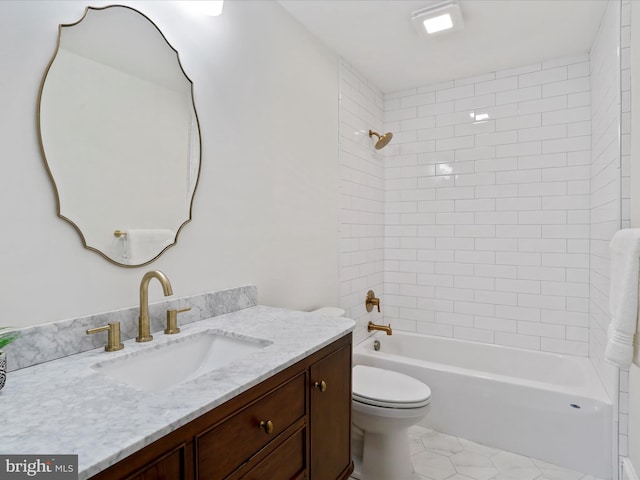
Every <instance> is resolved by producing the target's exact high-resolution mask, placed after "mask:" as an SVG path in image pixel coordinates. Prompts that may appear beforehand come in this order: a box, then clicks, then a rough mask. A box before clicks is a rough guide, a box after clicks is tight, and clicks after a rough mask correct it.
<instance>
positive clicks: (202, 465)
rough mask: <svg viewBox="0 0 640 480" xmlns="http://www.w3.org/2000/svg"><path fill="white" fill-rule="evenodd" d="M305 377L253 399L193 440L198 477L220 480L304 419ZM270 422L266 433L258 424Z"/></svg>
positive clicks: (295, 379)
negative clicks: (194, 441)
mask: <svg viewBox="0 0 640 480" xmlns="http://www.w3.org/2000/svg"><path fill="white" fill-rule="evenodd" d="M305 385H306V374H305V373H302V374H300V375H298V376H296V377H294V378H293V379H291V380H289V381H288V382H286V383H284V384H282V385H280V386H278V387H277V388H275V389H274V390H272V391H270V392H269V393H267V394H265V395H263V396H262V397H260V398H258V399H256V400H255V401H254V402H252V403H250V404H249V405H247V406H246V407H245V408H243V409H242V410H240V411H239V412H237V413H235V414H233V415H232V416H230V417H229V418H227V419H226V420H224V421H223V422H222V423H220V424H218V425H216V426H215V427H214V428H212V429H211V430H208V431H207V432H205V433H203V434H201V435H198V436H197V437H196V452H197V465H198V474H199V475H198V476H199V478H201V479H207V480H217V479H223V478H225V477H226V476H227V475H229V474H230V473H231V472H233V471H234V470H235V469H236V468H238V467H239V466H240V465H242V464H243V463H245V462H246V461H247V460H248V459H249V458H250V457H251V456H252V455H254V454H255V453H256V452H258V451H259V450H260V449H262V448H263V447H265V446H266V445H267V444H268V443H269V442H270V441H271V440H273V439H274V438H276V437H277V436H278V435H279V434H280V433H282V432H283V431H284V430H286V429H287V427H289V426H291V425H292V424H293V423H294V422H295V421H296V420H298V419H300V418H302V417H304V415H305V413H306V412H305V405H306V402H305V392H306V389H305ZM261 421H264V422H267V421H270V422H271V423H272V424H273V431H272V432H271V433H266V432H265V430H263V429H262V428H260V422H261Z"/></svg>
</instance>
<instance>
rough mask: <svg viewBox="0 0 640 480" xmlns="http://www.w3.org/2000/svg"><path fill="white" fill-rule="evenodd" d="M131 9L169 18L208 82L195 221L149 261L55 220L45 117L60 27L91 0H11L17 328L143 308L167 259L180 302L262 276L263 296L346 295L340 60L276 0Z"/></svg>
mask: <svg viewBox="0 0 640 480" xmlns="http://www.w3.org/2000/svg"><path fill="white" fill-rule="evenodd" d="M109 3H110V2H92V5H93V6H100V5H106V4H109ZM123 3H125V4H127V5H130V6H134V7H137V8H138V9H139V10H140V11H142V12H143V13H144V14H146V15H148V16H149V17H150V18H151V19H152V20H153V21H154V22H156V24H157V25H158V27H159V28H160V29H161V30H162V31H163V33H164V34H165V36H166V37H167V39H168V40H169V42H170V43H171V44H172V45H173V47H175V48H176V49H177V50H178V51H179V52H180V54H181V61H182V64H183V66H184V69H185V71H186V72H187V74H188V75H189V77H190V78H191V79H192V80H193V82H194V88H195V102H196V108H197V110H198V115H199V119H200V127H201V130H202V138H203V142H202V152H203V163H202V171H201V178H200V184H199V186H198V189H197V191H196V198H195V202H194V208H193V221H192V222H191V223H190V224H189V225H187V226H186V227H185V228H184V229H183V231H182V233H181V235H180V238H179V240H178V245H177V246H175V247H173V248H171V249H169V250H168V251H167V252H166V253H165V254H164V255H163V256H162V257H161V258H160V259H159V260H157V261H156V262H154V263H153V264H151V265H150V266H147V267H144V268H135V269H125V268H120V267H117V266H114V265H112V264H110V263H108V262H107V261H105V260H104V259H103V258H101V257H99V256H98V255H97V254H95V253H93V252H90V251H88V250H84V249H83V248H82V245H81V243H80V238H79V236H78V235H77V233H76V232H75V230H74V229H73V228H72V227H71V226H70V225H69V224H67V223H66V222H64V221H63V220H61V219H59V218H57V217H56V215H55V202H54V194H53V189H52V186H51V184H50V183H49V179H48V177H47V173H46V170H45V167H44V164H43V161H42V158H41V155H40V152H39V148H38V137H37V130H36V122H35V118H36V103H37V97H38V89H39V86H40V81H41V78H42V75H43V73H44V70H45V67H46V66H47V64H48V62H49V60H50V59H51V56H52V54H53V53H54V50H55V46H56V39H57V28H58V24H59V23H71V22H74V21H76V20H78V19H79V18H80V17H81V15H82V13H83V9H84V2H61V1H48V2H28V1H3V2H0V45H2V47H1V49H0V64H2V72H3V73H2V78H1V79H0V105H2V109H1V111H0V112H1V113H0V202H1V204H2V205H3V207H2V212H3V214H2V220H3V221H2V229H3V232H4V233H3V234H2V236H0V272H2V273H1V276H0V292H1V293H0V299H1V300H2V306H3V318H4V320H3V321H2V324H10V325H14V326H25V325H33V324H38V323H43V322H50V321H54V320H58V319H63V318H70V317H75V316H80V315H86V314H91V313H97V312H101V311H107V310H112V309H115V308H121V307H125V306H131V305H135V304H136V303H137V302H138V285H139V281H140V278H141V277H142V275H143V273H144V272H145V271H146V270H149V269H151V268H154V269H155V268H157V269H161V270H163V271H164V272H165V273H166V274H167V275H168V276H169V278H170V279H171V281H172V283H173V287H174V292H175V294H176V295H178V296H182V295H188V294H193V293H198V292H204V291H210V290H217V289H221V288H227V287H234V286H238V285H244V284H255V285H257V287H258V291H259V295H260V297H259V301H260V302H261V303H263V304H269V305H279V306H287V307H293V308H300V309H307V308H312V307H316V306H320V305H336V304H337V303H338V290H339V288H338V228H339V227H338V225H339V203H338V202H339V197H338V184H339V178H338V175H339V174H338V149H337V146H336V143H335V139H336V138H338V105H337V95H338V58H337V56H336V55H335V54H334V53H332V52H329V51H328V50H327V49H326V47H324V46H322V45H320V44H319V42H318V41H317V40H315V38H313V37H312V36H311V34H309V33H308V32H307V31H306V30H305V29H304V28H303V27H302V26H301V25H299V24H298V23H297V22H296V21H295V20H293V19H292V18H291V17H290V16H289V15H288V14H287V13H286V12H285V11H284V10H283V9H282V8H281V7H280V6H279V5H277V4H276V3H275V2H264V1H255V2H251V1H243V2H226V3H225V7H224V12H223V14H222V16H220V17H216V18H210V17H203V16H199V15H194V14H192V13H190V12H187V11H185V10H184V8H183V7H182V6H181V5H180V3H181V2H123ZM150 294H151V297H152V300H153V299H157V298H159V297H160V296H161V293H160V289H159V288H155V287H152V288H151V292H150Z"/></svg>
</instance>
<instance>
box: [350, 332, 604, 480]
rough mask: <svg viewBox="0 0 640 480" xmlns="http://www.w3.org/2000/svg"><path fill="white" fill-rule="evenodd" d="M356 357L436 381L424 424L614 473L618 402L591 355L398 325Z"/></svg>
mask: <svg viewBox="0 0 640 480" xmlns="http://www.w3.org/2000/svg"><path fill="white" fill-rule="evenodd" d="M374 340H378V341H379V342H380V345H381V347H380V351H375V350H374V347H373V344H374ZM353 363H354V364H361V365H369V366H373V367H380V368H387V369H389V370H395V371H398V372H402V373H405V374H407V375H411V376H412V377H415V378H418V379H419V380H421V381H423V382H424V383H426V384H427V385H429V387H430V388H431V391H432V396H431V398H432V399H431V409H430V412H429V414H428V415H427V418H426V419H425V420H424V421H423V422H421V423H420V425H422V426H424V427H427V428H432V429H434V430H437V431H439V432H442V433H447V434H451V435H456V436H459V437H463V438H466V439H469V440H473V441H476V442H479V443H483V444H485V445H490V446H494V447H498V448H501V449H504V450H508V451H511V452H516V453H520V454H522V455H526V456H530V457H534V458H537V459H540V460H544V461H547V462H550V463H554V464H556V465H560V466H564V467H568V468H571V469H574V470H578V471H581V472H584V473H589V474H591V475H595V476H598V477H600V478H606V479H608V478H611V471H612V464H611V436H612V412H613V405H612V402H611V400H610V399H609V398H608V396H607V394H606V392H605V391H604V388H603V387H602V385H601V383H600V381H599V379H598V376H597V374H596V372H595V370H594V369H593V367H592V365H591V362H590V361H589V360H588V359H587V358H581V357H574V356H570V355H559V354H552V353H545V352H539V351H533V350H524V349H519V348H511V347H503V346H499V345H489V344H483V343H476V342H468V341H464V340H455V339H450V338H443V337H433V336H429V335H422V334H415V333H405V332H397V331H396V332H394V333H393V335H392V336H386V335H385V334H384V333H381V332H379V333H377V334H376V335H375V336H373V337H370V338H368V339H367V340H365V341H364V342H362V343H360V344H359V345H357V346H356V347H355V349H354V355H353ZM578 407H579V408H578Z"/></svg>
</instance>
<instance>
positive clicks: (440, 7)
mask: <svg viewBox="0 0 640 480" xmlns="http://www.w3.org/2000/svg"><path fill="white" fill-rule="evenodd" d="M411 21H412V22H413V26H414V27H415V29H416V30H417V31H418V32H419V33H420V34H421V35H424V36H427V37H433V36H435V35H440V34H442V33H446V32H454V31H456V30H460V29H461V28H463V27H464V21H463V20H462V11H461V10H460V5H458V2H457V1H456V0H448V1H446V2H440V3H436V4H434V5H431V6H430V7H427V8H423V9H421V10H416V11H415V12H413V13H412V14H411Z"/></svg>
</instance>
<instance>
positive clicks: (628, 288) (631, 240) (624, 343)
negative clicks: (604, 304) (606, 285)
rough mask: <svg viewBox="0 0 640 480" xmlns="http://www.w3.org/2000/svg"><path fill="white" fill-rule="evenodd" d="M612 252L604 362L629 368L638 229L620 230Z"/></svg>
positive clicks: (635, 313) (635, 307)
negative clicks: (609, 315) (608, 315)
mask: <svg viewBox="0 0 640 480" xmlns="http://www.w3.org/2000/svg"><path fill="white" fill-rule="evenodd" d="M609 249H610V252H611V288H610V291H609V312H610V313H611V323H610V324H609V329H608V332H607V333H608V337H609V339H608V342H607V348H606V349H605V353H604V358H605V359H606V360H607V361H608V362H609V363H612V364H613V365H616V366H618V367H620V368H628V367H629V365H630V364H631V360H632V358H633V337H634V335H635V333H636V328H637V318H638V273H639V272H640V270H639V267H640V228H629V229H624V230H619V231H618V232H616V233H615V235H614V236H613V238H612V239H611V243H610V244H609Z"/></svg>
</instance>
